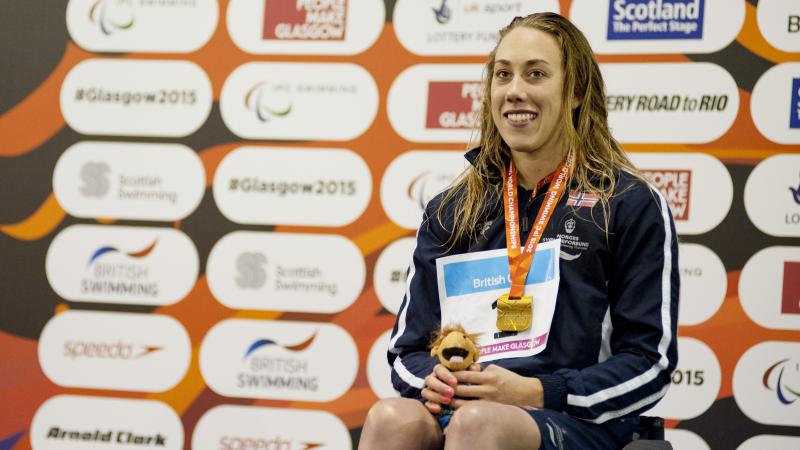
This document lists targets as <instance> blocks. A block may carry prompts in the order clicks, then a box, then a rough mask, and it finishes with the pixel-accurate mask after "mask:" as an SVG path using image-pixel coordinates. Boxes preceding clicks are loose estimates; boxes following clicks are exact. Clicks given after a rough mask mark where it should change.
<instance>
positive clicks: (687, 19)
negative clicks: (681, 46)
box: [607, 0, 705, 41]
mask: <svg viewBox="0 0 800 450" xmlns="http://www.w3.org/2000/svg"><path fill="white" fill-rule="evenodd" d="M704 13H705V1H704V0H612V1H610V2H609V11H608V35H607V36H608V40H610V41H611V40H623V41H624V40H652V39H681V40H684V39H702V38H703V17H704Z"/></svg>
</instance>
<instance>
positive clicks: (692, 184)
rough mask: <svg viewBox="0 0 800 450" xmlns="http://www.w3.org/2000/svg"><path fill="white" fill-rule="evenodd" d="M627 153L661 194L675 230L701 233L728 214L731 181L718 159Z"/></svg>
mask: <svg viewBox="0 0 800 450" xmlns="http://www.w3.org/2000/svg"><path fill="white" fill-rule="evenodd" d="M628 155H629V156H630V158H631V160H632V161H633V163H634V164H635V165H636V167H638V168H639V170H640V172H641V174H642V175H643V176H644V177H645V178H646V179H648V180H649V181H650V182H651V184H652V185H653V187H655V188H656V189H658V190H659V191H660V192H661V194H662V195H663V196H664V199H665V201H666V202H667V204H669V206H670V209H671V210H672V214H673V216H674V217H675V227H676V228H677V231H678V233H681V234H700V233H705V232H707V231H709V230H712V229H713V228H714V227H716V226H717V225H719V224H720V222H722V220H723V219H724V218H725V216H727V215H728V211H729V210H730V207H731V203H732V202H733V182H732V181H731V176H730V174H729V173H728V170H727V169H726V168H725V166H724V165H723V164H722V163H721V162H720V161H719V160H718V159H716V158H714V157H713V156H710V155H706V154H702V153H639V152H632V153H628Z"/></svg>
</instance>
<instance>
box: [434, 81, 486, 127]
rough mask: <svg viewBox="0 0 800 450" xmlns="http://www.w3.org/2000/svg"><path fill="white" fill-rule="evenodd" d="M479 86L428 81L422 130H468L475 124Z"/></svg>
mask: <svg viewBox="0 0 800 450" xmlns="http://www.w3.org/2000/svg"><path fill="white" fill-rule="evenodd" d="M482 99H483V83H480V82H474V81H431V82H430V83H429V84H428V111H427V115H426V118H425V127H426V128H429V129H431V128H433V129H437V128H439V129H441V128H444V129H461V130H471V129H473V128H475V126H476V125H477V123H478V114H479V113H480V110H481V101H482Z"/></svg>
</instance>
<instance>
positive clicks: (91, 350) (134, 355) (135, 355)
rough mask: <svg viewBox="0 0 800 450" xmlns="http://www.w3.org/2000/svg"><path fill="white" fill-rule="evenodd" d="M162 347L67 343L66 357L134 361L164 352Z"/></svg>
mask: <svg viewBox="0 0 800 450" xmlns="http://www.w3.org/2000/svg"><path fill="white" fill-rule="evenodd" d="M163 348H164V347H163V346H160V345H142V344H132V343H129V342H123V341H121V340H120V341H117V342H94V341H72V340H69V341H65V342H64V356H66V357H67V358H69V359H72V360H74V359H77V358H98V359H125V360H133V359H139V358H142V357H144V356H147V355H149V354H151V353H153V352H157V351H159V350H162V349H163Z"/></svg>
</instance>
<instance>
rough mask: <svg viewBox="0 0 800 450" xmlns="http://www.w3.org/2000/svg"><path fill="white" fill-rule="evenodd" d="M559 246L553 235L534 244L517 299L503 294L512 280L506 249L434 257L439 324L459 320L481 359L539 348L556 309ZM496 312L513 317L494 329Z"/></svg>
mask: <svg viewBox="0 0 800 450" xmlns="http://www.w3.org/2000/svg"><path fill="white" fill-rule="evenodd" d="M560 252H561V241H560V240H558V239H556V240H552V241H548V242H541V243H540V244H539V245H538V246H537V247H536V256H535V258H533V264H532V265H531V267H530V269H529V272H528V274H527V277H526V280H525V294H526V295H525V297H529V298H528V299H527V300H525V301H522V302H520V301H519V300H518V301H516V302H513V299H512V302H506V301H505V299H507V297H506V298H505V299H504V298H503V296H504V295H505V294H508V291H509V288H510V286H511V280H510V276H509V273H508V255H507V253H506V249H497V250H487V251H483V252H474V253H465V254H461V255H452V256H446V257H443V258H439V259H437V260H436V272H437V283H438V286H437V287H438V290H439V307H440V310H441V319H442V326H447V325H448V324H455V323H459V324H461V325H462V326H463V327H464V329H465V330H466V331H467V332H468V333H479V336H478V345H480V355H479V361H480V362H488V361H495V360H499V359H506V358H521V357H526V356H531V355H535V354H537V353H540V352H542V351H543V350H544V349H545V348H546V347H547V339H548V336H549V334H550V325H551V324H552V321H553V315H554V314H555V309H556V301H557V296H558V284H559V280H560V278H559V276H560V275H559V255H560ZM530 299H535V301H532V300H531V301H528V300H530ZM501 310H502V311H501ZM506 312H508V314H506ZM501 315H502V316H503V317H506V318H508V319H509V320H508V322H509V324H511V323H512V322H513V328H512V326H511V325H510V326H509V327H508V329H507V330H506V329H504V328H505V327H503V328H501V329H498V325H499V323H498V319H499V318H500V317H501ZM525 322H528V323H527V324H526V323H525ZM523 325H524V326H523Z"/></svg>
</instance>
